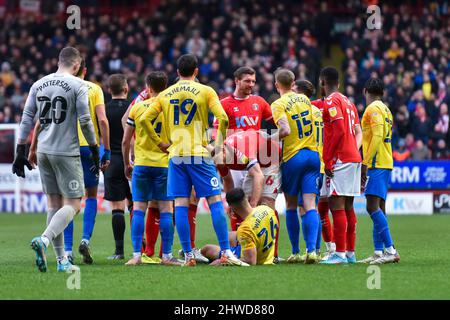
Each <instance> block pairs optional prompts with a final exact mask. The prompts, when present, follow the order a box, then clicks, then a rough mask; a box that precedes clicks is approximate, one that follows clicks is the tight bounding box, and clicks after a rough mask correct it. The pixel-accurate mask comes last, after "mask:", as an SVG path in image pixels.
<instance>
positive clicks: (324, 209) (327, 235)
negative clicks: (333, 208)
mask: <svg viewBox="0 0 450 320" xmlns="http://www.w3.org/2000/svg"><path fill="white" fill-rule="evenodd" d="M317 209H318V211H319V214H320V220H322V237H323V241H325V242H333V241H334V239H333V227H332V225H331V221H330V215H329V213H328V211H329V206H328V201H323V202H319V205H318V207H317Z"/></svg>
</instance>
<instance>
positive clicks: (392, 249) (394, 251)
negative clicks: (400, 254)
mask: <svg viewBox="0 0 450 320" xmlns="http://www.w3.org/2000/svg"><path fill="white" fill-rule="evenodd" d="M386 252H387V253H389V254H396V253H397V250H395V248H394V247H393V246H390V247H389V248H386Z"/></svg>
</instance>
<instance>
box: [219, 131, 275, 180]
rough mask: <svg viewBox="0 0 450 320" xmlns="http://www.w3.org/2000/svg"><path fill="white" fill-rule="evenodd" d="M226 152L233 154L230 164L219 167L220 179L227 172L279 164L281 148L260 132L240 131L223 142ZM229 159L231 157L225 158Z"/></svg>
mask: <svg viewBox="0 0 450 320" xmlns="http://www.w3.org/2000/svg"><path fill="white" fill-rule="evenodd" d="M224 144H225V146H227V148H226V149H225V150H227V151H226V152H229V151H231V152H232V153H233V157H232V162H231V163H225V165H226V166H219V172H220V175H221V176H222V177H224V176H226V175H227V174H228V170H229V169H232V170H248V169H250V168H251V167H252V166H253V165H254V164H256V163H259V165H260V166H261V167H262V168H267V167H270V166H271V165H275V164H278V163H280V157H281V147H280V144H279V142H278V141H276V140H272V139H270V136H269V135H267V134H266V133H264V132H261V131H254V130H249V131H240V132H237V133H235V134H232V135H230V136H229V137H228V138H227V139H225V142H224ZM227 159H231V157H227Z"/></svg>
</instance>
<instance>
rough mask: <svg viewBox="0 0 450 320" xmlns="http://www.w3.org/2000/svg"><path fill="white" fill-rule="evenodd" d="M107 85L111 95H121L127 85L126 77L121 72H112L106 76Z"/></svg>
mask: <svg viewBox="0 0 450 320" xmlns="http://www.w3.org/2000/svg"><path fill="white" fill-rule="evenodd" d="M108 86H109V90H110V91H111V94H112V95H113V96H118V95H121V94H123V93H124V92H125V90H126V87H127V77H125V75H123V74H121V73H116V74H112V75H110V76H109V78H108Z"/></svg>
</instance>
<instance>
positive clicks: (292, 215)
mask: <svg viewBox="0 0 450 320" xmlns="http://www.w3.org/2000/svg"><path fill="white" fill-rule="evenodd" d="M286 228H287V231H288V235H289V240H290V241H291V246H292V253H293V254H296V253H299V252H300V244H299V239H300V221H299V220H298V214H297V209H288V210H286Z"/></svg>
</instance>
